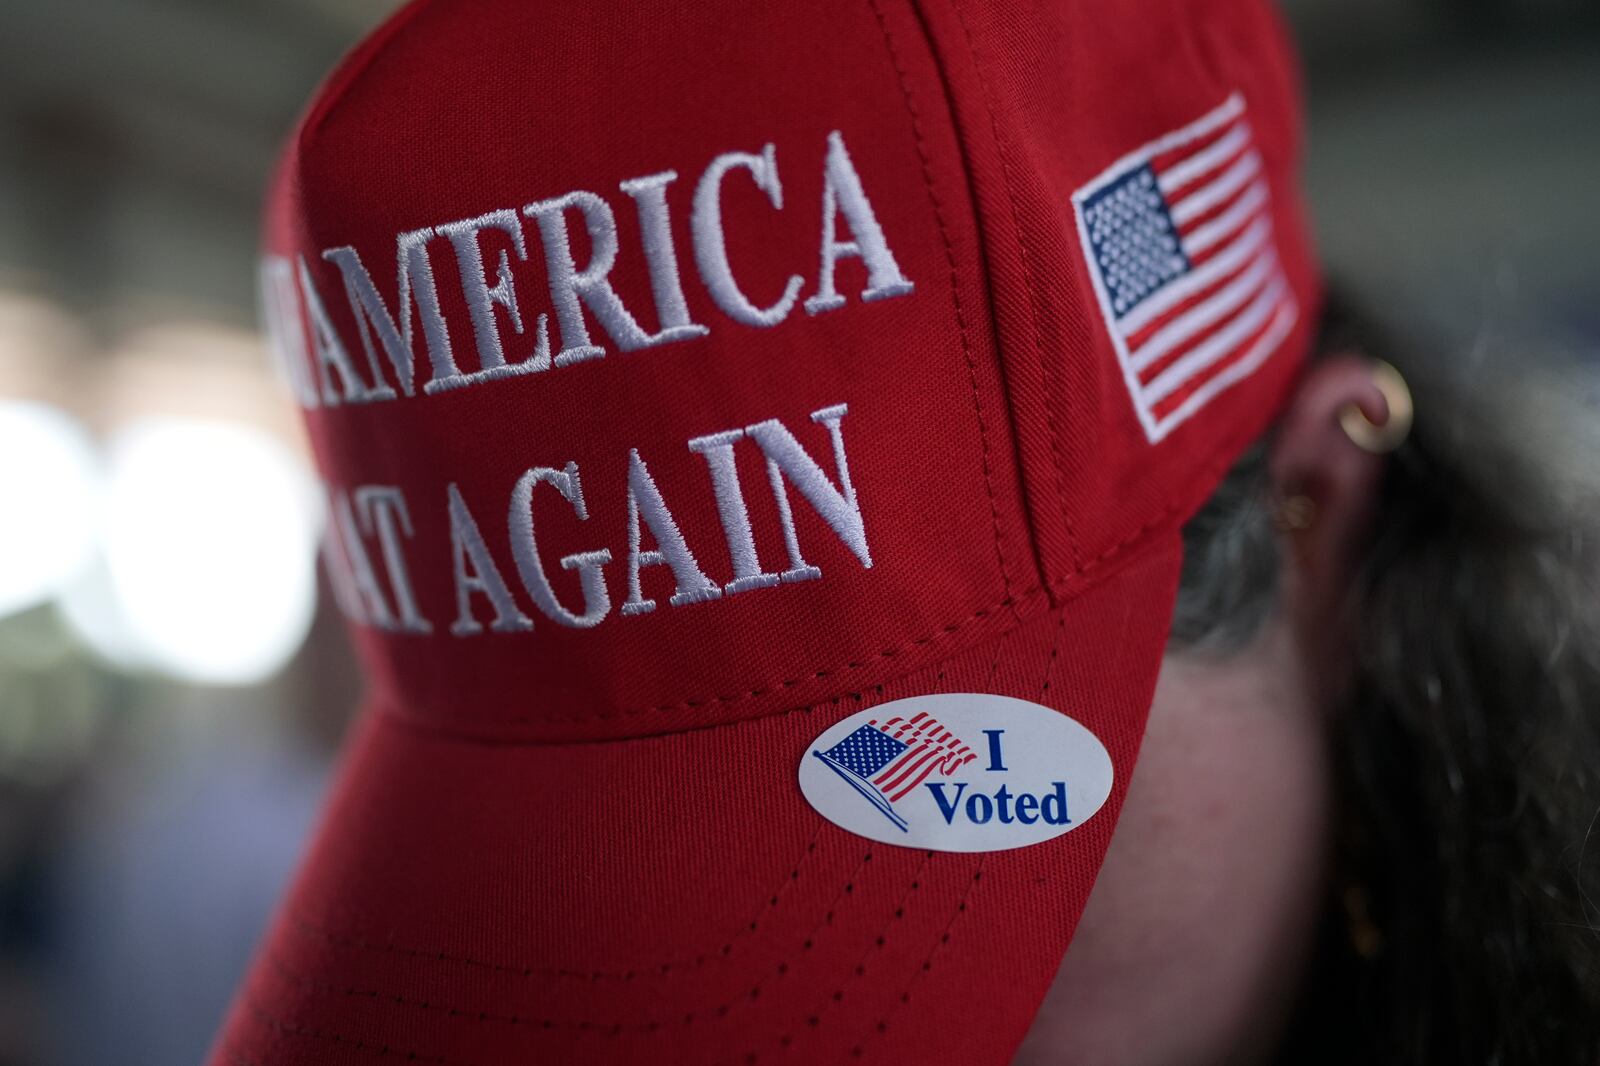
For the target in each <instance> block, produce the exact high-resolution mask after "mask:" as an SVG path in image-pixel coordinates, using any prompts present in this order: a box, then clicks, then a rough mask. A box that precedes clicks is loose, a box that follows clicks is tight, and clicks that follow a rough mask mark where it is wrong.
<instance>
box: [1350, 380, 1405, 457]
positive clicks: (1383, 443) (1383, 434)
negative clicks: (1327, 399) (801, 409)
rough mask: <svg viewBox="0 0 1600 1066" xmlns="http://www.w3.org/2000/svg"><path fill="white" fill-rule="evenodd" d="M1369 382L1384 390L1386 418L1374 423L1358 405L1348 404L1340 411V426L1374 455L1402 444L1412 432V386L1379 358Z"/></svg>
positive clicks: (1390, 450) (1392, 449)
mask: <svg viewBox="0 0 1600 1066" xmlns="http://www.w3.org/2000/svg"><path fill="white" fill-rule="evenodd" d="M1372 383H1373V385H1375V386H1377V389H1378V391H1379V392H1381V393H1383V399H1384V402H1385V403H1386V404H1387V405H1388V408H1389V417H1388V418H1387V419H1385V420H1384V421H1383V422H1382V423H1381V424H1380V423H1375V422H1373V421H1372V420H1371V419H1369V418H1367V416H1366V413H1365V412H1364V411H1362V410H1361V408H1360V406H1359V405H1357V404H1353V403H1350V404H1345V406H1344V407H1343V408H1342V409H1341V410H1340V411H1339V426H1340V428H1341V429H1343V430H1344V434H1345V436H1347V437H1349V438H1350V443H1352V444H1354V445H1355V446H1356V447H1357V448H1360V449H1361V450H1362V451H1364V452H1371V453H1372V454H1373V455H1386V454H1388V453H1389V452H1392V451H1394V450H1395V449H1396V448H1398V447H1400V445H1402V444H1404V443H1405V440H1406V438H1407V437H1408V436H1410V435H1411V422H1412V417H1413V408H1412V404H1411V389H1410V387H1409V386H1407V385H1406V379H1405V378H1403V377H1401V376H1400V371H1398V370H1396V369H1395V368H1394V367H1392V366H1390V365H1389V364H1388V363H1385V362H1383V361H1382V360H1381V359H1378V360H1373V363H1372Z"/></svg>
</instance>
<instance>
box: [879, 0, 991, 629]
mask: <svg viewBox="0 0 1600 1066" xmlns="http://www.w3.org/2000/svg"><path fill="white" fill-rule="evenodd" d="M868 3H869V5H870V6H871V8H872V13H873V15H874V17H876V19H877V20H878V30H879V32H881V33H882V34H883V43H884V48H885V50H886V51H887V52H888V53H889V62H890V64H891V65H893V67H894V71H895V76H896V78H897V79H898V80H899V83H900V93H901V95H902V96H903V97H904V99H905V105H906V113H907V114H908V115H910V117H911V134H912V137H913V139H914V140H915V141H916V146H917V157H918V160H919V161H920V163H921V166H922V182H923V184H924V185H925V186H926V187H927V190H928V201H929V203H930V204H931V206H932V207H933V217H934V221H935V222H937V223H938V226H939V239H940V241H941V242H942V243H943V245H944V256H945V263H946V264H947V265H948V266H949V268H950V298H951V300H952V301H953V302H954V304H955V314H956V325H957V327H958V331H959V333H960V337H961V351H962V354H963V356H964V357H965V362H966V368H967V383H968V385H969V386H970V387H971V389H972V406H973V410H974V412H975V414H976V417H977V420H978V437H979V440H980V442H981V443H982V458H983V485H984V490H985V493H986V495H987V496H988V497H989V518H990V521H991V523H992V524H993V527H994V549H995V557H996V559H997V560H998V561H999V563H1000V580H1001V582H1002V583H1003V584H1004V586H1005V590H1006V595H1007V597H1008V598H1009V597H1011V596H1012V595H1014V592H1015V590H1014V589H1013V587H1012V583H1011V566H1010V563H1009V561H1008V559H1007V558H1006V553H1005V547H1004V540H1003V538H1002V536H1001V533H1000V507H999V503H998V501H997V500H996V499H995V492H994V473H993V459H992V457H991V454H990V446H989V424H988V420H987V419H986V418H985V417H984V413H983V399H982V396H981V394H980V392H979V388H978V370H977V360H976V356H975V355H974V354H973V350H972V338H971V334H970V326H969V324H968V322H967V314H966V309H965V308H964V307H963V305H962V302H961V286H960V273H959V271H958V270H957V268H956V256H955V248H954V246H953V245H952V244H951V242H950V229H949V226H948V225H947V224H946V222H945V217H944V208H943V205H942V204H941V203H940V200H939V194H938V192H937V191H936V190H935V188H934V183H933V168H932V163H931V161H930V157H929V154H928V147H927V142H926V140H925V139H924V137H923V133H922V118H921V115H920V114H919V113H918V111H917V106H916V103H915V102H914V100H913V97H912V92H911V84H910V80H909V78H908V77H907V75H906V71H905V67H904V65H903V64H902V63H901V62H900V55H899V52H898V51H897V49H896V48H895V43H894V35H893V34H892V33H891V32H890V30H889V23H888V21H887V19H886V18H885V16H884V13H883V7H882V5H881V4H880V3H879V0H868Z"/></svg>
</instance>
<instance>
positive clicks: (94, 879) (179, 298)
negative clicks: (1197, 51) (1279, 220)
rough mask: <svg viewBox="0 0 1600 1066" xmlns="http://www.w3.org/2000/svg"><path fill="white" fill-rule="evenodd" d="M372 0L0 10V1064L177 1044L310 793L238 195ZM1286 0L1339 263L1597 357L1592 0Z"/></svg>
mask: <svg viewBox="0 0 1600 1066" xmlns="http://www.w3.org/2000/svg"><path fill="white" fill-rule="evenodd" d="M395 6H397V5H396V4H394V3H392V2H390V0H271V2H266V0H204V2H200V0H189V2H185V0H13V2H11V3H8V4H6V5H4V6H0V1066H11V1064H30V1066H33V1064H38V1066H96V1064H102V1063H105V1064H110V1063H116V1064H118V1066H141V1064H152V1066H177V1064H183V1063H192V1062H197V1061H198V1060H199V1059H200V1058H201V1056H202V1055H203V1054H204V1051H205V1049H206V1047H207V1044H208V1042H209V1039H210V1037H211V1033H212V1031H213V1029H214V1027H215V1026H216V1024H217V1022H218V1020H219V1017H220V1014H221V1012H222V1010H223V1009H224V1007H225V1005H226V1002H227V999H228V996H229V994H230V991H231V989H232V986H233V984H234V981H235V980H236V979H237V977H238V975H239V973H240V972H241V971H242V969H243V967H244V965H245V962H246V961H247V958H248V955H249V952H250V949H251V945H252V943H253V941H254V938H255V937H256V935H257V934H258V932H259V930H260V928H261V926H262V923H263V922H264V921H265V919H266V916H267V912H268V909H269V908H270V906H271V902H272V900H273V898H274V896H275V894H276V892H277V890H278V889H279V887H280V886H281V884H282V881H283V878H284V877H285V875H286V874H287V872H288V870H289V869H290V868H291V866H292V865H293V862H294V858H295V856H296V854H297V852H298V849H299V847H300V844H301V842H302V840H303V839H304V835H305V833H306V831H307V829H308V826H309V823H310V820H311V818H312V817H313V813H314V810H315V807H316V803H317V800H318V797H319V793H320V790H321V787H322V783H323V780H324V777H325V773H326V769H327V765H328V762H329V759H330V757H331V753H332V752H333V750H334V748H335V747H336V745H337V741H338V738H339V735H340V733H341V731H342V730H343V728H344V725H345V722H346V717H347V715H348V712H349V709H350V707H351V706H352V705H353V703H354V702H355V700H356V697H357V694H358V689H359V681H358V679H357V678H356V676H355V673H354V670H353V668H352V666H351V663H350V657H349V652H348V648H347V645H346V643H345V638H344V634H343V632H342V630H341V627H340V624H339V623H338V622H337V621H336V620H335V618H334V616H333V612H332V610H331V604H330V600H329V597H328V596H327V595H325V590H324V589H321V588H319V577H318V573H317V568H316V564H315V555H316V546H317V542H318V538H319V536H320V521H321V515H320V511H321V504H320V502H319V498H318V492H317V488H316V483H315V481H314V479H313V476H312V474H311V472H310V470H309V467H308V464H307V459H306V452H305V448H304V445H303V442H302V440H301V438H300V436H299V430H298V426H297V423H296V421H295V416H294V413H293V411H292V408H291V406H290V403H289V402H288V400H287V397H286V394H285V393H284V391H283V390H282V389H281V388H280V386H279V384H278V382H277V381H276V380H275V379H274V377H273V374H272V371H271V370H270V368H269V364H268V360H267V356H266V353H265V350H264V348H263V345H262V341H261V338H260V336H259V334H258V332H257V329H256V322H255V273H254V271H255V250H256V227H257V215H258V209H259V204H260V200H261V195H262V187H263V184H264V181H265V178H266V175H267V172H268V169H269V167H270V166H271V163H272V159H273V156H274V153H275V151H276V148H277V145H278V143H279V142H280V140H281V139H282V138H283V137H284V135H285V134H286V133H287V131H288V129H289V127H290V125H291V123H292V122H293V120H294V117H295V115H296V113H297V111H298V109H299V107H300V106H301V105H302V104H303V102H304V101H305V100H306V98H307V97H308V95H309V94H310V93H311V91H312V90H313V88H314V87H315V85H316V83H317V81H318V79H319V78H320V77H321V75H322V74H323V72H325V71H326V70H327V69H328V68H329V66H331V64H332V63H333V62H334V61H335V59H336V58H337V57H338V56H339V54H340V53H341V52H343V51H344V50H345V49H346V48H348V47H349V46H350V45H351V44H352V43H353V42H354V41H355V40H356V39H357V38H358V37H359V36H360V35H361V34H362V33H363V32H364V31H365V30H367V29H368V28H370V27H371V26H372V25H374V24H375V23H376V22H378V21H379V20H380V19H382V18H383V17H384V16H385V15H386V14H387V13H388V11H389V10H390V9H392V8H393V7H395ZM1287 6H1288V10H1289V14H1290V17H1291V20H1292V22H1293V24H1294V29H1295V32H1296V33H1297V35H1298V36H1299V38H1300V41H1301V47H1302V49H1303V51H1304V53H1305V58H1306V68H1307V81H1308V93H1309V98H1310V113H1311V155H1310V164H1309V173H1308V180H1309V188H1310V193H1311V203H1312V209H1313V213H1314V215H1315V217H1316V220H1317V226H1318V230H1319V233H1320V238H1321V241H1322V247H1323V250H1324V254H1325V257H1326V259H1327V260H1328V262H1329V264H1330V267H1331V269H1332V270H1333V271H1334V273H1335V274H1336V275H1339V276H1341V277H1344V278H1347V279H1349V280H1350V281H1352V282H1354V283H1355V284H1356V285H1357V286H1358V287H1359V288H1360V289H1361V290H1362V291H1363V292H1365V293H1366V294H1367V295H1368V296H1369V297H1370V298H1371V299H1373V300H1374V302H1376V303H1378V305H1379V307H1380V309H1381V310H1383V311H1384V312H1385V313H1387V314H1388V315H1390V316H1392V317H1397V318H1399V319H1400V320H1401V321H1403V322H1413V323H1421V324H1426V325H1428V326H1430V327H1432V328H1434V329H1435V330H1437V331H1440V332H1442V333H1444V334H1446V335H1447V336H1449V337H1450V338H1452V339H1454V340H1455V341H1456V342H1458V343H1461V344H1463V345H1470V344H1471V343H1472V342H1473V338H1475V337H1479V336H1483V335H1486V334H1487V333H1490V332H1493V333H1496V334H1499V335H1505V334H1507V333H1510V334H1512V335H1517V333H1518V331H1521V332H1523V333H1526V334H1527V335H1528V336H1529V339H1530V341H1534V340H1537V341H1539V342H1546V341H1549V340H1552V339H1554V340H1558V341H1559V343H1562V344H1566V345H1572V346H1575V347H1576V348H1577V349H1578V350H1580V351H1600V345H1597V344H1596V343H1595V342H1596V341H1597V340H1600V283H1597V281H1596V277H1597V272H1596V268H1597V267H1600V253H1597V251H1596V249H1600V205H1597V203H1596V196H1597V195H1600V194H1597V191H1596V190H1597V182H1596V177H1597V175H1600V4H1595V3H1592V2H1588V0H1291V2H1289V3H1288V5H1287ZM201 499H203V500H205V501H206V505H205V506H204V507H200V506H198V505H197V504H196V503H195V502H194V501H196V500H201ZM224 548H226V550H224ZM241 555H243V556H244V557H247V558H248V559H249V560H250V561H251V562H250V565H249V566H247V567H240V566H238V565H236V559H237V558H238V557H240V556H241Z"/></svg>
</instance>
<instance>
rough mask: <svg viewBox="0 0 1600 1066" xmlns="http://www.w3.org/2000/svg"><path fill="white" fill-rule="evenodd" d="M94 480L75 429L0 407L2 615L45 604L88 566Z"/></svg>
mask: <svg viewBox="0 0 1600 1066" xmlns="http://www.w3.org/2000/svg"><path fill="white" fill-rule="evenodd" d="M96 473H97V472H96V469H95V456H94V448H93V445H92V444H91V442H90V440H89V437H88V434H87V433H85V432H84V430H83V428H82V427H80V426H79V425H78V424H77V423H76V422H74V421H73V420H72V419H70V418H69V417H67V416H66V415H65V414H63V413H62V412H60V411H57V410H55V409H54V408H51V407H46V406H44V405H42V404H32V403H20V402H16V401H12V400H0V615H6V614H10V613H12V612H14V611H19V610H22V609H24V608H27V607H32V606H34V605H35V604H38V603H43V602H45V601H46V600H48V599H50V597H52V596H53V595H55V594H56V593H57V592H58V591H59V590H60V589H61V588H62V587H64V586H65V585H66V584H67V583H68V582H69V581H71V580H72V579H73V578H74V577H75V576H76V575H77V574H78V573H79V572H80V571H81V570H82V569H83V568H84V566H85V565H86V564H87V563H88V562H89V560H90V558H91V557H92V551H93V547H94V538H93V514H94V486H95V479H96Z"/></svg>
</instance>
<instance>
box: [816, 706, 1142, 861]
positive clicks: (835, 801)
mask: <svg viewBox="0 0 1600 1066" xmlns="http://www.w3.org/2000/svg"><path fill="white" fill-rule="evenodd" d="M1113 776H1114V772H1113V770H1112V767H1111V756H1110V755H1109V754H1108V753H1107V752H1106V749H1105V745H1104V744H1101V743H1100V740H1099V738H1098V737H1096V736H1095V735H1094V734H1093V733H1091V732H1090V731H1089V730H1088V729H1087V728H1085V727H1084V726H1083V725H1081V724H1079V723H1078V722H1076V721H1074V720H1073V719H1071V718H1069V717H1067V716H1066V715H1064V714H1062V713H1061V712H1059V711H1054V710H1051V709H1050V708H1048V707H1041V706H1040V705H1039V704H1037V703H1029V702H1028V701H1027V700H1019V699H1013V698H1011V697H1009V696H993V695H984V694H979V693H942V694H939V695H933V696H914V697H911V698H910V699H903V700H895V701H894V702H892V703H885V704H882V705H881V706H878V707H873V708H872V709H871V710H866V711H861V712H859V713H857V714H853V715H851V716H850V717H848V718H845V719H844V720H843V721H840V722H838V723H836V724H835V725H834V726H833V727H832V728H830V729H828V730H827V731H826V732H824V733H823V734H822V735H821V736H819V737H817V739H816V740H815V741H813V742H812V743H811V745H810V746H809V747H808V748H807V749H806V753H805V756H804V757H803V758H802V759H801V760H800V791H801V792H802V793H804V794H805V797H806V801H807V802H808V803H810V804H811V806H813V807H815V808H816V809H817V811H818V813H820V814H821V815H822V816H823V817H824V818H826V819H828V821H830V822H832V823H833V824H835V825H837V826H839V827H840V828H841V829H847V830H849V831H850V832H852V833H856V834H858V835H860V836H864V837H867V838H868V839H871V840H880V841H883V842H884V843H887V844H900V845H903V846H905V847H910V848H928V849H930V850H933V851H1004V850H1006V849H1008V848H1022V847H1027V846H1028V845H1029V844H1039V843H1042V842H1044V841H1046V840H1051V839H1053V838H1055V837H1058V836H1060V835H1061V834H1062V833H1065V832H1067V831H1068V830H1070V829H1073V828H1075V827H1077V826H1080V825H1082V824H1083V823H1084V822H1086V821H1088V820H1089V819H1090V818H1092V817H1094V814H1095V812H1096V811H1098V810H1099V809H1100V808H1101V806H1102V805H1104V804H1105V801H1106V797H1108V796H1110V795H1111V782H1112V779H1113Z"/></svg>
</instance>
